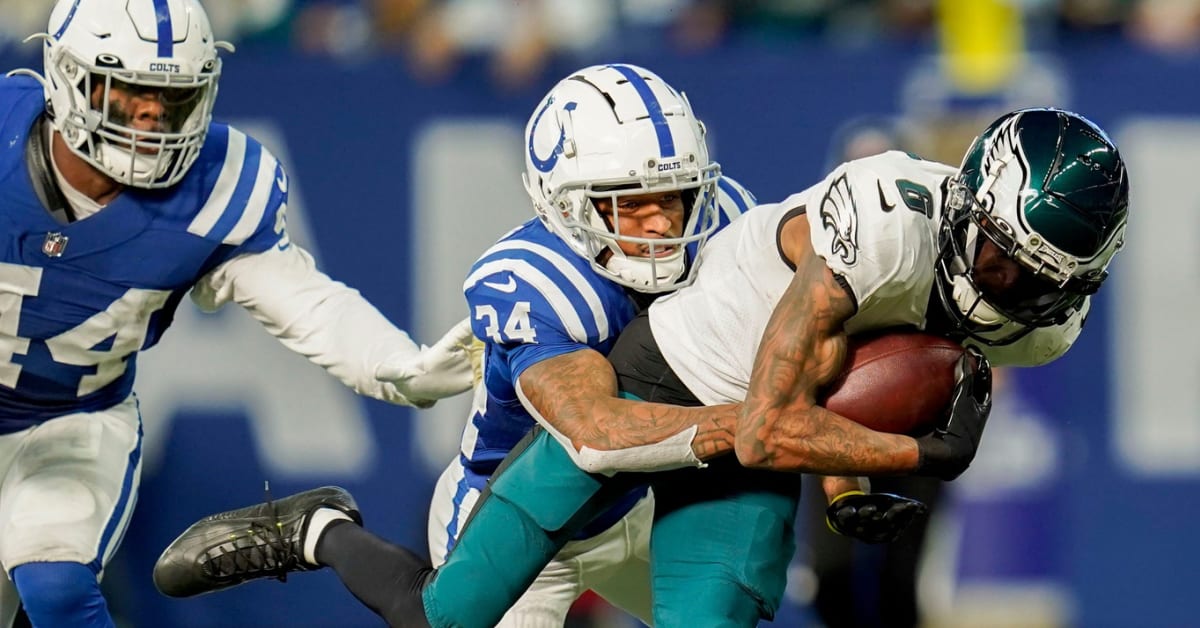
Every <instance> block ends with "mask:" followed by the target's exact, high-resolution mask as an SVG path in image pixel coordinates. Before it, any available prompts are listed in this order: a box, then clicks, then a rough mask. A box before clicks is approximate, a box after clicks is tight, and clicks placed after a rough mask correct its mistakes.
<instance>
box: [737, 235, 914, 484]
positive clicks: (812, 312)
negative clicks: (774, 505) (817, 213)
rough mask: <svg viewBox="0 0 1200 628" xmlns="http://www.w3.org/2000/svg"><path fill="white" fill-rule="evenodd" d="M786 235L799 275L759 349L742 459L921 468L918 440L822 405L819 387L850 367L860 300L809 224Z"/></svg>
mask: <svg viewBox="0 0 1200 628" xmlns="http://www.w3.org/2000/svg"><path fill="white" fill-rule="evenodd" d="M781 235H782V237H781V243H782V245H783V249H784V254H785V255H787V257H788V259H790V260H792V262H793V263H794V265H795V267H796V273H795V275H794V276H793V278H792V281H791V283H790V284H789V285H788V288H787V290H786V291H785V292H784V294H783V296H782V297H781V298H780V300H779V303H778V304H777V305H776V306H775V310H774V312H773V313H772V314H771V318H770V319H769V320H768V322H767V328H766V331H765V332H764V333H763V338H762V341H761V342H760V344H759V347H758V353H757V355H756V357H755V361H754V367H753V369H752V371H751V375H750V386H749V390H748V392H747V396H746V402H745V403H744V404H743V405H742V408H741V412H740V414H739V418H738V425H737V434H736V451H737V456H738V460H739V461H740V462H741V463H742V464H743V465H745V466H749V467H759V468H768V469H776V470H787V471H803V472H810V473H821V474H824V475H877V474H888V473H905V472H910V471H912V470H914V469H915V468H916V467H917V464H918V450H917V443H916V441H915V440H913V439H912V438H909V437H907V436H899V435H895V434H884V433H882V432H876V431H874V430H871V429H868V428H866V427H863V426H861V425H859V424H858V423H855V422H853V421H851V420H849V419H847V418H845V417H843V416H841V415H838V414H837V413H834V412H832V411H830V410H828V409H826V408H824V407H822V406H820V405H817V392H818V390H819V389H820V387H821V386H823V385H825V384H828V383H829V382H831V381H832V380H833V379H834V378H835V377H836V376H837V374H838V373H840V372H841V370H842V365H843V363H844V362H845V359H846V342H847V341H846V334H845V331H844V329H843V324H844V323H845V321H846V320H847V319H848V318H849V317H850V316H851V315H853V314H854V311H855V303H854V300H853V298H852V297H851V295H850V294H849V293H847V292H846V290H845V289H844V288H843V287H842V285H841V284H840V283H839V282H838V281H837V280H836V278H835V277H834V275H833V273H832V272H831V271H830V270H829V268H828V267H827V266H826V265H825V263H824V261H823V260H822V259H821V258H820V257H819V256H817V255H816V254H815V253H814V252H813V250H812V245H811V243H810V240H809V225H808V220H807V219H805V218H803V217H801V218H799V219H793V220H790V221H789V222H788V223H787V224H786V225H785V226H784V229H783V233H782V234H781Z"/></svg>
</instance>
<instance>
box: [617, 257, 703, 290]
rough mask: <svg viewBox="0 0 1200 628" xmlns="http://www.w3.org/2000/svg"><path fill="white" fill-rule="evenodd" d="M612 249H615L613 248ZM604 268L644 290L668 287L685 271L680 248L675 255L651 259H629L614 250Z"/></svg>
mask: <svg viewBox="0 0 1200 628" xmlns="http://www.w3.org/2000/svg"><path fill="white" fill-rule="evenodd" d="M612 248H614V249H615V247H612ZM604 267H605V268H607V269H608V270H609V272H611V273H613V274H614V275H616V276H618V277H620V278H621V279H623V280H625V281H627V282H629V283H630V284H633V285H634V286H640V287H645V288H655V287H657V286H659V285H662V284H668V285H669V284H671V283H673V282H674V281H675V280H676V279H679V277H681V276H682V275H683V271H684V269H685V265H684V259H683V249H682V248H677V249H676V251H675V253H674V254H672V255H670V256H669V257H659V258H653V259H651V258H643V257H629V256H628V255H625V254H624V253H622V252H621V251H620V250H619V249H616V250H614V251H613V254H612V255H611V256H610V257H609V258H608V261H607V262H605V264H604ZM635 289H636V288H635Z"/></svg>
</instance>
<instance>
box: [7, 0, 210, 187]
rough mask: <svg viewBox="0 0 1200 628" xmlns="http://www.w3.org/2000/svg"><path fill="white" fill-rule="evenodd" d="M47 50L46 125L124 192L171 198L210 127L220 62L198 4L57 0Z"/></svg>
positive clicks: (164, 0)
mask: <svg viewBox="0 0 1200 628" xmlns="http://www.w3.org/2000/svg"><path fill="white" fill-rule="evenodd" d="M48 31H49V33H52V34H47V33H43V34H40V35H35V36H34V37H31V38H30V39H35V38H36V39H41V40H43V41H44V55H43V60H44V72H45V76H44V77H42V76H38V75H36V73H33V72H30V71H28V70H20V71H19V72H22V73H25V74H31V75H33V76H35V77H36V78H38V80H40V81H41V82H42V85H43V87H44V88H45V91H46V101H47V103H46V110H47V113H48V115H49V119H50V123H51V124H52V126H53V128H54V129H55V130H56V131H58V132H59V134H60V135H61V137H62V139H63V140H64V141H65V143H66V144H67V146H68V147H69V148H70V149H71V151H72V152H73V153H74V154H76V155H78V156H79V157H80V158H81V159H83V160H84V161H85V162H87V163H88V164H90V165H91V166H93V167H94V168H96V169H97V170H99V171H100V172H101V173H103V174H105V175H106V176H108V177H110V178H112V179H113V180H114V181H117V182H118V183H121V184H124V185H129V186H133V187H139V188H165V187H170V186H173V185H175V184H176V183H178V182H179V181H180V180H182V179H183V177H184V175H185V174H186V173H187V171H188V169H189V168H190V167H191V165H192V164H193V163H194V162H195V160H196V158H197V156H198V155H199V152H200V148H201V147H202V146H203V144H204V139H205V136H206V135H207V133H208V127H209V123H210V122H211V120H212V109H213V104H214V103H215V101H216V96H217V81H218V79H219V78H220V74H221V60H220V59H219V58H218V56H217V50H218V49H223V50H233V46H232V45H230V44H228V43H227V42H221V41H216V40H215V39H214V37H213V34H212V28H211V26H210V25H209V22H208V17H207V15H205V13H204V9H203V7H201V6H200V4H199V3H198V2H197V1H196V0H161V1H160V2H155V3H153V4H151V3H148V2H147V3H129V4H127V5H125V6H124V7H114V6H112V5H111V4H110V3H99V2H90V3H79V2H71V1H70V0H60V1H59V3H58V5H57V6H56V7H55V8H54V10H53V12H52V13H51V16H50V22H49V28H48Z"/></svg>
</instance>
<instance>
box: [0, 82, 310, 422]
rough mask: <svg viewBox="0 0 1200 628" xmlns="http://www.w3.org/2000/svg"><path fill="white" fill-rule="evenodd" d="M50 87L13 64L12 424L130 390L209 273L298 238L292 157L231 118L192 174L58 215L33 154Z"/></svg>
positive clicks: (0, 302)
mask: <svg viewBox="0 0 1200 628" xmlns="http://www.w3.org/2000/svg"><path fill="white" fill-rule="evenodd" d="M44 100H45V99H44V96H43V92H42V86H41V85H40V84H38V83H37V81H35V80H33V79H32V78H28V77H24V76H17V77H11V78H0V140H2V141H0V224H2V225H3V227H2V229H3V230H2V231H0V233H2V236H0V237H2V238H3V240H2V243H0V433H9V432H14V431H18V430H22V429H25V428H27V427H29V426H31V425H35V424H37V423H40V422H42V421H45V420H47V419H51V418H53V417H56V416H61V415H63V414H69V413H73V412H83V411H91V410H99V409H102V408H106V407H109V406H112V405H114V404H116V403H119V402H120V401H122V400H123V399H125V398H126V397H127V396H128V395H129V394H130V391H131V390H132V388H133V379H134V373H135V371H136V360H137V352H138V351H141V350H142V349H146V348H149V347H151V346H153V345H154V344H155V343H157V342H158V339H159V338H160V337H161V336H162V334H163V332H164V331H165V330H166V328H167V327H168V326H169V325H170V323H171V319H172V317H173V315H174V312H175V308H176V306H178V304H179V301H180V300H181V299H182V298H183V295H184V294H185V293H186V292H187V291H188V290H189V289H190V288H191V287H192V286H193V285H194V284H195V283H196V281H197V280H198V279H200V278H201V277H202V276H204V274H205V273H207V272H209V271H210V270H212V269H213V268H215V267H217V266H218V265H220V264H221V263H222V262H224V261H226V260H229V259H231V258H233V257H235V256H237V255H240V254H242V253H255V252H261V251H264V250H267V249H269V248H270V247H274V246H279V247H286V246H287V245H288V240H287V237H286V232H285V229H284V224H285V223H284V211H285V208H286V203H287V180H286V178H285V175H284V173H283V170H282V168H281V167H280V165H279V162H278V161H277V160H276V159H275V157H273V156H272V155H271V154H270V153H269V152H268V151H267V150H266V149H264V148H263V147H262V146H261V145H260V144H259V143H258V142H256V141H255V140H254V139H252V138H250V137H247V136H246V135H245V134H244V133H242V132H240V131H238V130H236V129H233V128H231V127H228V126H224V125H218V124H213V125H212V126H211V127H210V129H209V134H208V137H207V140H206V142H205V145H204V147H203V149H202V150H201V152H200V155H199V157H198V158H197V160H196V162H195V164H194V165H193V166H192V168H191V170H189V172H188V174H187V176H186V177H185V178H184V179H183V181H181V182H180V183H179V184H178V185H176V186H174V187H172V188H170V189H167V190H140V189H136V188H127V189H125V190H123V191H122V192H121V193H120V194H119V195H118V196H117V197H116V199H115V200H113V201H112V202H111V203H110V204H109V205H107V206H106V207H104V208H103V209H102V210H101V211H100V212H98V213H96V214H93V215H91V216H88V217H86V218H83V219H81V220H78V221H75V222H72V223H69V224H63V223H60V222H58V221H57V220H55V218H54V217H53V216H52V215H51V214H50V212H49V211H48V210H47V209H46V208H45V207H44V206H43V205H42V204H41V202H40V201H39V200H38V197H37V194H36V193H35V191H34V187H33V183H32V181H33V179H34V177H37V176H40V175H38V174H37V173H31V172H30V170H29V167H28V166H27V164H26V159H25V151H26V144H27V142H28V141H29V140H30V138H29V133H30V131H31V127H33V125H34V123H35V122H36V120H37V119H38V116H40V115H41V114H42V113H43V110H44Z"/></svg>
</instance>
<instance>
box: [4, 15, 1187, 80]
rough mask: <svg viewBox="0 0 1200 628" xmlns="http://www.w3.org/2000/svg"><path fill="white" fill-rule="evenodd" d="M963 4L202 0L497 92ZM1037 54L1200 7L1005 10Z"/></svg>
mask: <svg viewBox="0 0 1200 628" xmlns="http://www.w3.org/2000/svg"><path fill="white" fill-rule="evenodd" d="M953 1H955V0H519V1H513V0H206V1H205V2H204V4H205V6H206V8H207V9H208V11H209V14H210V15H211V17H212V21H213V27H214V30H215V31H216V32H217V33H218V34H219V35H220V36H221V37H222V38H224V39H228V40H231V41H234V42H236V43H238V44H240V45H251V46H258V45H262V46H278V47H287V48H291V49H293V50H296V51H299V52H302V53H306V54H315V55H324V56H332V57H339V58H346V59H354V58H356V57H361V56H363V55H369V54H375V53H379V52H392V53H395V54H397V55H398V56H399V57H401V58H403V59H404V60H405V63H407V64H408V67H409V68H410V70H411V72H412V73H413V74H414V75H415V76H418V77H422V78H424V79H426V80H429V81H441V80H447V79H449V78H451V77H453V76H454V73H455V71H456V69H457V67H458V65H459V62H460V61H462V60H463V59H465V58H468V57H484V58H486V59H487V60H488V63H489V65H490V67H491V71H492V76H493V78H494V80H495V81H496V83H497V85H498V86H500V87H505V86H507V87H521V86H525V85H527V84H529V83H530V82H532V81H535V80H536V79H538V78H539V77H541V75H542V71H543V69H544V68H545V66H546V64H547V61H548V60H549V59H550V58H552V57H554V56H555V55H561V56H565V57H570V56H573V55H588V54H595V53H597V52H607V51H613V50H617V51H624V52H632V51H636V50H643V49H646V48H650V49H653V48H655V47H659V46H662V45H664V44H665V45H667V46H670V47H672V48H674V49H677V50H681V51H702V50H705V49H709V48H712V47H715V46H718V45H720V44H722V43H724V42H726V41H729V40H733V39H739V38H746V39H753V40H756V41H764V42H768V43H769V42H770V41H771V40H778V39H787V40H793V39H815V40H820V41H822V42H824V43H827V44H829V45H832V46H835V47H836V46H841V47H855V46H863V45H867V44H870V43H873V42H877V41H879V40H881V39H886V40H893V41H914V42H920V41H923V40H926V39H929V38H931V37H934V36H935V33H936V28H935V25H936V15H937V12H938V8H939V4H948V3H949V2H953ZM1009 1H1010V3H1011V4H1012V5H1014V6H1015V7H1016V8H1017V9H1019V10H1020V11H1021V12H1022V14H1023V17H1024V21H1025V23H1026V29H1027V37H1028V38H1029V40H1030V42H1029V43H1031V44H1034V45H1036V44H1037V42H1038V41H1039V40H1063V39H1069V38H1072V37H1079V36H1092V35H1096V34H1104V35H1109V36H1112V37H1118V38H1126V39H1128V40H1130V41H1131V42H1134V43H1135V44H1137V45H1141V46H1145V47H1147V48H1149V49H1153V50H1158V51H1161V52H1164V53H1167V54H1171V53H1186V52H1191V51H1194V50H1196V49H1197V48H1200V0H1009ZM52 4H53V2H52V0H0V15H2V16H4V19H3V20H0V49H3V48H4V47H5V46H11V45H14V44H17V43H19V42H20V41H21V39H23V38H24V37H25V36H27V35H28V34H29V33H32V32H37V31H38V30H40V29H41V28H42V25H43V24H45V20H46V16H47V15H48V13H49V11H50V7H51V5H52Z"/></svg>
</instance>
